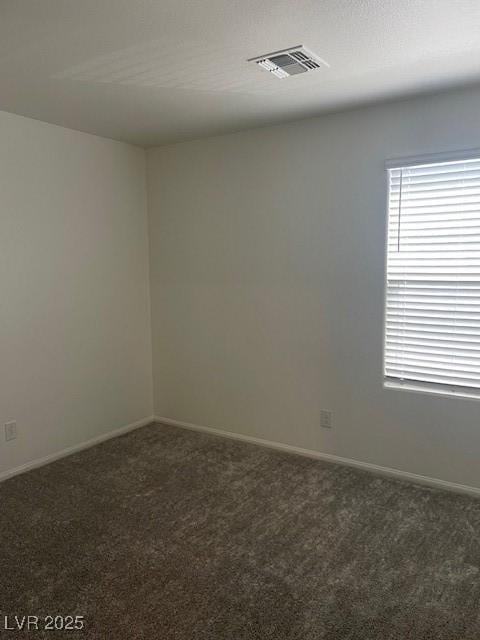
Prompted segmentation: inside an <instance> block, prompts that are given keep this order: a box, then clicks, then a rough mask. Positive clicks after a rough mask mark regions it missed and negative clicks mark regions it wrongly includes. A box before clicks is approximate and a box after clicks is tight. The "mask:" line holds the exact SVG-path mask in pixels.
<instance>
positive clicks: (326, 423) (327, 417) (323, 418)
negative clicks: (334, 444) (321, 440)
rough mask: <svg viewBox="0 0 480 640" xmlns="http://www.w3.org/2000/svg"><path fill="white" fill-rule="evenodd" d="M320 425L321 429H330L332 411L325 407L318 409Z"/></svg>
mask: <svg viewBox="0 0 480 640" xmlns="http://www.w3.org/2000/svg"><path fill="white" fill-rule="evenodd" d="M320 426H321V427H322V429H331V428H332V426H333V423H332V412H331V411H327V410H326V409H322V410H321V411H320Z"/></svg>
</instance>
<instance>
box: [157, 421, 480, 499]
mask: <svg viewBox="0 0 480 640" xmlns="http://www.w3.org/2000/svg"><path fill="white" fill-rule="evenodd" d="M154 420H155V422H159V423H163V424H166V425H170V426H173V427H180V428H182V429H190V430H191V431H201V432H203V433H209V434H211V435H214V436H220V437H222V438H230V439H232V440H240V441H242V442H249V443H251V444H256V445H259V446H261V447H267V448H269V449H276V450H278V451H285V452H287V453H296V454H297V455H300V456H306V457H308V458H315V459H316V460H325V461H327V462H333V463H335V464H341V465H346V466H349V467H355V468H356V469H362V470H364V471H369V472H371V473H376V474H377V475H382V476H386V477H388V478H395V479H397V480H404V481H408V482H413V483H414V484H420V485H423V486H427V487H431V488H435V489H444V490H446V491H455V492H456V493H464V494H468V495H471V496H477V497H480V487H470V486H469V485H465V484H458V483H456V482H449V481H448V480H440V479H439V478H430V477H428V476H422V475H419V474H417V473H410V472H409V471H401V470H400V469H391V468H389V467H382V466H381V465H378V464H372V463H370V462H362V461H360V460H353V459H352V458H342V457H341V456H335V455H333V454H331V453H322V452H321V451H314V450H313V449H302V448H301V447H295V446H293V445H290V444H283V443H281V442H274V441H272V440H263V439H262V438H255V437H253V436H246V435H243V434H240V433H233V432H230V431H223V430H222V429H213V428H212V427H202V426H200V425H197V424H191V423H189V422H182V421H181V420H174V419H173V418H165V417H162V416H154Z"/></svg>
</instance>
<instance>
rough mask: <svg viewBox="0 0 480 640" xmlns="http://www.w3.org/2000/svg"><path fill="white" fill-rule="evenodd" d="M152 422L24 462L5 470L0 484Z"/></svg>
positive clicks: (134, 425)
mask: <svg viewBox="0 0 480 640" xmlns="http://www.w3.org/2000/svg"><path fill="white" fill-rule="evenodd" d="M152 422H155V418H154V417H153V416H148V418H143V419H142V420H137V422H132V423H131V424H127V425H126V426H124V427H120V428H118V429H113V431H109V432H108V433H102V435H100V436H96V437H95V438H91V439H90V440H86V441H85V442H81V443H80V444H75V445H73V446H72V447H67V448H66V449H62V450H61V451H56V452H55V453H51V454H49V455H48V456H44V457H43V458H37V459H36V460H32V461H31V462H26V463H25V464H22V465H20V466H19V467H14V468H13V469H7V471H3V472H2V473H0V482H2V481H3V480H7V479H8V478H13V476H17V475H19V474H20V473H25V472H26V471H30V470H31V469H36V468H37V467H43V465H45V464H49V463H50V462H54V460H59V459H60V458H65V457H66V456H70V455H72V453H77V452H78V451H82V450H83V449H89V448H90V447H93V446H95V445H96V444H100V443H101V442H105V440H110V439H111V438H116V437H118V436H121V435H123V434H124V433H128V432H129V431H133V430H134V429H139V428H140V427H145V426H146V425H147V424H151V423H152Z"/></svg>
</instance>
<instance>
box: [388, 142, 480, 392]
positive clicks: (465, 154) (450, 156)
mask: <svg viewBox="0 0 480 640" xmlns="http://www.w3.org/2000/svg"><path fill="white" fill-rule="evenodd" d="M473 159H480V147H475V148H469V149H464V150H455V151H445V152H439V153H428V154H423V155H414V156H404V157H398V158H390V159H387V160H385V163H384V173H385V182H384V184H385V205H384V206H385V212H386V215H385V217H384V220H385V233H384V263H383V276H384V280H383V324H382V369H381V371H382V374H381V375H382V388H383V389H386V390H389V391H409V392H411V393H416V394H422V395H425V394H426V395H434V396H441V397H444V398H450V399H452V398H456V399H465V400H475V401H478V400H480V389H474V388H469V387H454V386H452V387H451V388H449V387H448V385H446V384H443V383H439V384H435V383H431V382H425V383H422V382H421V381H414V380H406V381H402V380H400V379H398V380H391V379H387V377H386V375H385V361H386V336H387V295H388V232H389V224H390V180H389V170H390V169H400V168H405V167H409V166H416V165H421V164H436V163H439V164H441V163H443V162H455V161H462V160H473ZM470 389H471V390H470Z"/></svg>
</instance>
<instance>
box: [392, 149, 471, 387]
mask: <svg viewBox="0 0 480 640" xmlns="http://www.w3.org/2000/svg"><path fill="white" fill-rule="evenodd" d="M388 173H389V208H388V241H387V285H386V311H385V345H384V379H385V386H394V387H398V386H403V387H409V388H414V389H424V390H430V391H437V392H444V393H448V394H452V395H465V396H479V397H480V153H478V154H477V157H476V158H472V159H470V158H468V159H462V160H454V161H452V160H449V161H442V162H439V161H437V162H432V161H430V162H428V163H427V162H424V163H422V164H420V163H419V162H418V160H417V163H415V164H414V163H407V162H405V163H403V165H402V163H398V164H393V163H392V164H391V165H390V166H389V167H388Z"/></svg>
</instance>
